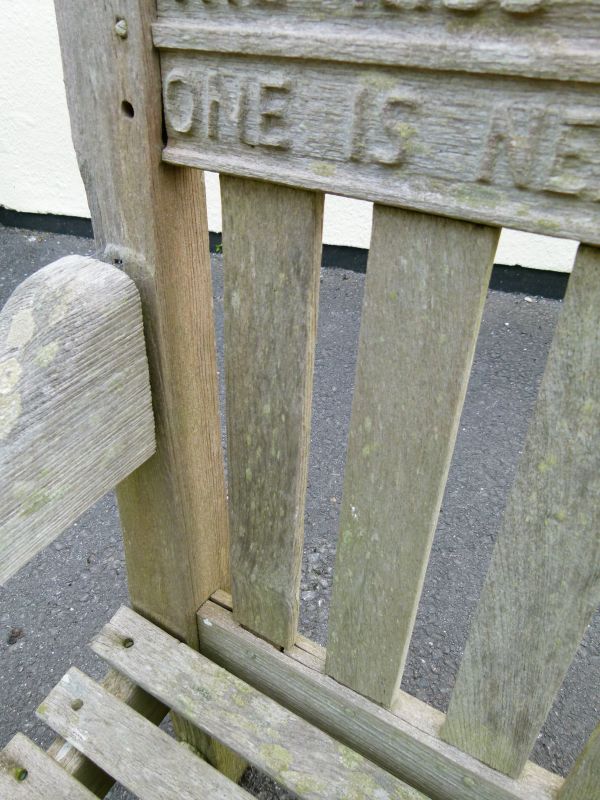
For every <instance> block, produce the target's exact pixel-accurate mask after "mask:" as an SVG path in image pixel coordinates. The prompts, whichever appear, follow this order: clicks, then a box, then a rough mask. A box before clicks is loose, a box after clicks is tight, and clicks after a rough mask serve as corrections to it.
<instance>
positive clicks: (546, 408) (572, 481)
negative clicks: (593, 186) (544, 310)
mask: <svg viewBox="0 0 600 800" xmlns="http://www.w3.org/2000/svg"><path fill="white" fill-rule="evenodd" d="M599 308H600V251H599V250H595V249H592V248H589V247H582V248H580V251H579V254H578V256H577V260H576V263H575V268H574V271H573V274H572V275H571V278H570V280H569V286H568V290H567V296H566V298H565V303H564V308H563V311H562V314H561V317H560V320H559V323H558V327H557V331H556V334H555V337H554V341H553V344H552V347H551V350H550V354H549V356H548V363H547V365H546V371H545V374H544V377H543V380H542V385H541V388H540V393H539V397H538V401H537V406H536V409H535V412H534V417H533V421H532V423H531V426H530V429H529V433H528V436H527V441H526V444H525V449H524V453H523V456H522V459H521V463H520V465H519V469H518V472H517V477H516V480H515V484H514V486H513V489H512V492H511V496H510V498H509V501H508V505H507V508H506V512H505V515H504V521H503V525H502V530H501V532H500V534H499V538H498V542H497V544H496V547H495V550H494V554H493V557H492V563H491V567H490V570H489V573H488V576H487V579H486V583H485V586H484V589H483V594H482V597H481V601H480V605H479V609H478V611H477V614H476V617H475V620H474V623H473V625H472V628H471V633H470V635H469V639H468V642H467V647H466V650H465V654H464V657H463V661H462V664H461V667H460V670H459V673H458V676H457V680H456V685H455V687H454V692H453V694H452V698H451V700H450V706H449V710H448V717H447V720H446V724H445V726H444V729H443V736H444V739H445V740H446V741H448V742H450V743H451V744H454V745H456V746H457V747H460V748H461V749H463V750H465V751H466V752H469V753H471V754H472V755H474V756H476V757H477V758H479V759H480V760H481V761H483V762H485V763H487V764H490V765H491V766H493V767H495V768H496V769H499V770H502V771H503V772H506V773H507V774H509V775H513V776H517V775H518V774H519V773H520V771H521V769H522V767H523V765H524V764H525V762H526V760H527V757H528V755H529V753H530V751H531V748H532V746H533V744H534V742H535V739H536V737H537V735H538V733H539V730H540V728H541V726H542V724H543V722H544V720H545V718H546V716H547V714H548V712H549V710H550V707H551V705H552V701H553V699H554V696H555V694H556V692H557V691H558V689H559V687H560V684H561V682H562V680H563V678H564V676H565V674H566V671H567V669H568V667H569V665H570V663H571V660H572V658H573V656H574V655H575V651H576V649H577V647H578V645H579V643H580V641H581V638H582V636H583V633H584V631H585V628H586V626H587V625H588V623H589V621H590V619H591V616H592V613H593V612H594V610H595V609H596V607H597V605H598V603H599V602H600V537H599V536H598V530H599V528H600V327H599V326H598V309H599Z"/></svg>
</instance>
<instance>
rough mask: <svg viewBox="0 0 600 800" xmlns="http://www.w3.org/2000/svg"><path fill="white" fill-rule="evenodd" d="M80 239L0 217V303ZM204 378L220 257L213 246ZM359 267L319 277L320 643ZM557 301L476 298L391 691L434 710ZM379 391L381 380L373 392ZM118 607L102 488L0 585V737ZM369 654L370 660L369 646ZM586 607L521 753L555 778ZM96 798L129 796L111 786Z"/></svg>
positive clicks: (587, 698) (87, 661)
mask: <svg viewBox="0 0 600 800" xmlns="http://www.w3.org/2000/svg"><path fill="white" fill-rule="evenodd" d="M69 253H83V254H93V253H94V244H93V241H91V240H90V239H81V238H76V237H72V236H65V235H56V234H48V233H37V232H32V231H29V230H19V229H16V228H6V227H2V226H0V303H1V304H4V302H5V301H6V299H7V298H8V296H9V294H10V293H11V291H12V290H13V289H14V288H15V286H16V285H17V284H18V283H19V282H20V281H21V280H23V279H24V278H25V277H26V276H27V275H29V274H31V273H32V272H33V271H34V270H36V269H38V268H39V267H41V266H43V265H45V264H47V263H49V262H51V261H53V260H55V259H56V258H59V257H61V256H63V255H67V254H69ZM213 275H214V296H215V311H216V319H217V338H218V355H219V364H220V367H219V369H220V374H221V376H222V374H223V365H222V298H223V284H222V278H223V275H222V258H221V256H218V255H216V256H213ZM363 286H364V275H363V274H361V273H358V272H354V271H350V270H347V269H341V268H335V267H331V266H329V267H327V268H325V269H324V270H323V271H322V279H321V301H320V312H319V331H318V344H317V355H316V370H315V389H314V405H313V426H312V440H311V453H310V466H309V487H308V496H307V507H306V537H305V548H304V563H303V573H302V592H301V594H302V611H301V621H300V629H301V631H302V633H304V634H306V635H307V636H310V637H312V638H313V639H315V640H316V641H318V642H320V643H321V644H325V643H326V631H327V614H328V607H329V597H330V588H331V577H332V570H333V559H334V554H335V546H336V537H337V522H338V515H339V507H340V500H341V494H342V478H343V469H344V450H345V442H346V437H347V432H348V425H349V417H350V404H351V393H352V387H353V380H354V365H355V359H356V348H357V340H358V330H359V318H360V306H361V299H362V292H363ZM560 307H561V302H560V301H559V300H553V299H546V298H544V297H541V296H536V295H524V294H520V293H514V292H513V293H506V292H502V291H494V290H491V291H490V292H489V294H488V298H487V303H486V307H485V313H484V319H483V323H482V328H481V334H480V337H479V342H478V347H477V352H476V356H475V362H474V366H473V371H472V375H471V380H470V384H469V389H468V393H467V399H466V402H465V408H464V411H463V415H462V419H461V423H460V428H459V435H458V440H457V445H456V449H455V453H454V457H453V461H452V467H451V470H450V475H449V479H448V484H447V488H446V492H445V496H444V500H443V506H442V510H441V514H440V519H439V524H438V528H437V532H436V536H435V541H434V545H433V550H432V555H431V561H430V564H429V569H428V572H427V578H426V582H425V588H424V592H423V597H422V601H421V606H420V611H419V614H418V618H417V622H416V626H415V631H414V635H413V638H412V642H411V647H410V653H409V657H408V661H407V665H406V670H405V673H404V678H403V681H402V688H403V689H405V690H406V691H408V692H410V693H411V694H413V695H415V696H417V697H419V698H420V699H422V700H424V701H426V702H428V703H430V704H432V705H434V706H436V707H437V708H439V709H441V710H445V709H446V707H447V704H448V700H449V697H450V692H451V689H452V686H453V682H454V677H455V674H456V671H457V668H458V665H459V663H460V657H461V653H462V651H463V648H464V644H465V640H466V637H467V634H468V629H469V622H470V619H471V616H472V614H473V612H474V610H475V607H476V603H477V599H478V597H479V592H480V589H481V585H482V582H483V579H484V576H485V572H486V569H487V566H488V563H489V558H490V555H491V550H492V547H493V544H494V540H495V537H496V532H497V529H498V525H499V522H500V517H501V512H502V509H503V507H504V504H505V501H506V497H507V492H508V490H509V487H510V485H511V482H512V479H513V476H514V473H515V468H516V464H517V461H518V458H519V454H520V452H521V448H522V444H523V441H524V436H525V433H526V430H527V425H528V419H529V417H530V414H531V410H532V408H533V404H534V401H535V397H536V391H537V387H538V384H539V381H540V378H541V375H542V371H543V368H544V364H545V360H546V356H547V352H548V348H549V345H550V341H551V338H552V333H553V330H554V327H555V324H556V320H557V317H558V314H559V312H560ZM384 390H385V387H384V386H382V391H384ZM123 603H127V587H126V573H125V566H124V560H123V550H122V545H121V537H120V529H119V522H118V516H117V512H116V507H115V501H114V497H113V495H112V494H109V495H107V496H106V497H104V498H103V499H102V500H100V501H99V502H98V503H97V504H96V505H95V506H94V507H93V508H92V509H90V511H88V512H87V513H86V514H84V515H83V516H82V517H81V518H80V519H79V520H78V522H77V523H75V525H73V526H72V528H70V529H69V530H68V531H66V532H65V533H64V534H63V535H61V536H60V537H59V538H58V539H57V540H56V542H54V543H53V544H52V545H50V546H49V547H48V548H47V549H46V550H44V551H43V552H42V553H40V554H38V556H36V557H35V558H34V559H33V560H32V561H31V562H30V563H29V564H27V565H26V566H25V567H24V568H23V569H22V570H21V571H20V572H19V573H18V574H17V575H16V576H15V577H14V578H13V579H11V580H10V581H9V582H8V584H7V586H6V587H5V588H0V665H1V668H0V707H1V708H2V718H1V720H0V747H1V746H3V745H4V744H5V743H6V742H7V741H8V739H9V738H10V737H11V736H12V735H13V734H14V733H15V732H16V731H17V730H21V731H24V732H25V733H26V734H28V735H29V736H31V737H32V738H33V739H34V740H35V741H36V742H38V743H39V744H41V745H42V746H47V745H48V744H49V742H50V741H51V739H52V738H53V737H52V733H51V732H50V731H49V730H48V729H47V728H46V727H45V726H44V725H43V724H42V723H40V722H38V721H37V720H36V717H35V713H34V711H35V708H36V707H37V706H38V705H39V703H40V702H41V701H42V700H43V698H44V697H45V696H46V694H47V693H48V692H49V690H50V689H51V688H52V686H53V685H54V684H55V683H56V682H57V681H58V680H59V679H60V677H61V676H62V675H63V673H64V672H65V671H66V670H67V669H68V668H69V667H70V666H71V665H76V666H78V667H79V668H80V669H83V670H84V671H86V672H88V673H89V674H90V675H92V676H93V677H95V678H100V677H101V676H102V674H103V673H104V671H105V667H104V665H103V663H102V662H101V661H100V660H99V659H97V658H96V657H95V656H94V655H93V653H92V652H91V651H90V650H89V648H88V647H87V643H88V642H89V640H90V639H91V638H92V636H93V635H94V633H95V632H96V631H97V630H98V629H99V628H100V627H101V626H102V625H103V624H104V623H105V622H106V621H107V620H108V619H109V618H110V617H111V615H112V614H113V612H114V611H115V610H116V609H117V608H118V607H119V606H120V605H121V604H123ZM374 657H376V656H375V655H374ZM599 686H600V614H596V616H595V617H594V620H593V622H592V625H591V626H590V628H589V629H588V631H587V633H586V635H585V638H584V641H583V643H582V645H581V647H580V648H579V650H578V652H577V655H576V658H575V660H574V662H573V665H572V667H571V669H570V671H569V673H568V676H567V679H566V680H565V682H564V685H563V687H562V689H561V691H560V693H559V695H558V697H557V699H556V702H555V704H554V707H553V709H552V712H551V713H550V715H549V718H548V721H547V723H546V725H545V726H544V729H543V731H542V733H541V735H540V737H539V739H538V741H537V744H536V746H535V749H534V751H533V756H532V757H533V759H534V760H535V761H537V762H538V763H539V764H541V765H542V766H544V767H546V768H547V769H552V770H554V771H556V772H559V773H562V774H564V773H565V772H566V771H567V770H568V769H569V767H570V766H571V764H572V763H573V761H574V759H575V757H576V756H577V754H578V752H579V751H580V749H581V747H582V746H583V744H584V742H585V740H586V738H587V736H588V735H589V734H590V732H591V731H592V730H593V728H594V726H595V725H596V723H597V722H598V720H599V718H600V694H599V688H598V687H599ZM244 784H245V785H246V787H247V788H248V789H249V790H250V791H252V792H253V793H254V794H255V795H256V796H257V797H260V798H263V799H264V800H268V799H269V800H270V798H275V797H284V796H286V795H285V794H284V793H281V792H279V791H278V790H277V789H275V788H273V787H272V786H271V784H270V783H269V782H268V781H265V780H264V778H262V776H260V775H257V774H256V773H252V772H250V773H248V774H247V775H246V776H245V778H244ZM110 796H111V798H113V800H115V799H116V798H121V799H124V798H127V797H130V795H128V794H127V792H125V790H123V789H122V788H120V787H117V788H115V789H114V790H113V792H112V793H111V795H110Z"/></svg>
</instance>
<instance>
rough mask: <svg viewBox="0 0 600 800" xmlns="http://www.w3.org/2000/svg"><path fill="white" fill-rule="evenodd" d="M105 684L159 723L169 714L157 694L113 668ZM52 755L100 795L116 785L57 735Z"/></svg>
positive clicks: (52, 745) (124, 701) (112, 692)
mask: <svg viewBox="0 0 600 800" xmlns="http://www.w3.org/2000/svg"><path fill="white" fill-rule="evenodd" d="M101 686H102V688H103V689H105V690H106V691H107V692H110V693H111V694H112V695H113V696H114V697H116V698H117V699H118V700H120V701H121V702H122V703H124V704H125V705H127V706H129V708H131V709H133V710H134V711H136V712H137V713H138V714H141V715H142V716H143V717H145V718H146V719H148V720H150V722H152V723H154V724H155V725H158V724H159V723H160V722H162V720H163V719H164V718H165V717H166V715H167V708H166V707H165V706H164V705H163V704H162V703H161V702H160V701H159V700H157V699H156V698H155V697H152V695H150V694H148V693H147V692H145V691H144V690H143V689H140V687H139V686H136V684H135V683H132V681H130V680H129V678H126V677H125V676H124V675H121V674H120V673H118V672H116V671H115V670H109V671H108V673H107V674H106V676H105V677H104V678H103V680H102V683H101ZM48 755H50V756H52V758H53V759H54V760H55V761H56V762H57V763H58V764H60V766H61V767H62V769H63V770H65V771H66V772H68V773H69V775H72V776H73V777H74V778H76V779H77V780H78V781H79V782H80V783H82V784H83V785H84V786H86V787H87V788H88V789H89V790H90V791H91V792H92V793H93V794H94V796H96V797H104V795H106V794H107V793H108V791H109V789H110V788H111V786H112V785H113V784H114V782H115V780H114V778H113V777H112V776H111V775H108V774H107V773H106V772H104V771H103V770H101V769H100V767H98V766H97V765H96V764H94V762H93V761H90V759H89V758H86V756H84V755H83V753H81V752H80V751H79V750H77V748H75V747H73V746H72V745H70V744H69V743H68V742H66V741H65V740H64V739H63V738H62V736H57V737H56V739H55V740H54V741H53V742H52V744H51V745H50V747H49V748H48Z"/></svg>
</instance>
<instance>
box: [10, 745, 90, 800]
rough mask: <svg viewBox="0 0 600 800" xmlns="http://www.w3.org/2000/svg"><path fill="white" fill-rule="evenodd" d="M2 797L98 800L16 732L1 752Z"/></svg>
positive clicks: (39, 799)
mask: <svg viewBox="0 0 600 800" xmlns="http://www.w3.org/2000/svg"><path fill="white" fill-rule="evenodd" d="M0 797H2V798H3V800H49V798H56V800H59V799H60V800H95V798H96V795H94V794H92V792H90V791H88V790H87V789H86V788H85V786H82V785H81V784H80V783H78V782H77V781H76V780H75V779H74V778H72V777H71V776H70V775H69V774H68V773H67V772H65V771H64V769H61V767H59V766H58V764H56V762H54V761H53V760H52V758H50V756H49V755H47V754H46V753H45V752H44V751H43V750H40V748H39V747H37V745H35V744H34V743H33V742H32V741H30V740H29V739H28V738H27V737H26V736H23V734H22V733H17V734H16V735H15V736H14V737H13V738H12V739H11V740H10V742H9V743H8V744H7V745H6V747H5V748H4V750H2V751H1V752H0Z"/></svg>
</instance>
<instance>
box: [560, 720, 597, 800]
mask: <svg viewBox="0 0 600 800" xmlns="http://www.w3.org/2000/svg"><path fill="white" fill-rule="evenodd" d="M558 800H600V725H598V726H597V727H596V730H595V731H594V732H593V733H592V735H591V736H590V738H589V739H588V741H587V744H586V746H585V747H584V748H583V750H582V751H581V754H580V756H579V758H578V759H577V761H576V762H575V765H574V766H573V769H572V770H571V771H570V772H569V774H568V775H567V779H566V780H565V782H564V783H563V785H562V788H561V790H560V792H559V793H558Z"/></svg>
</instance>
